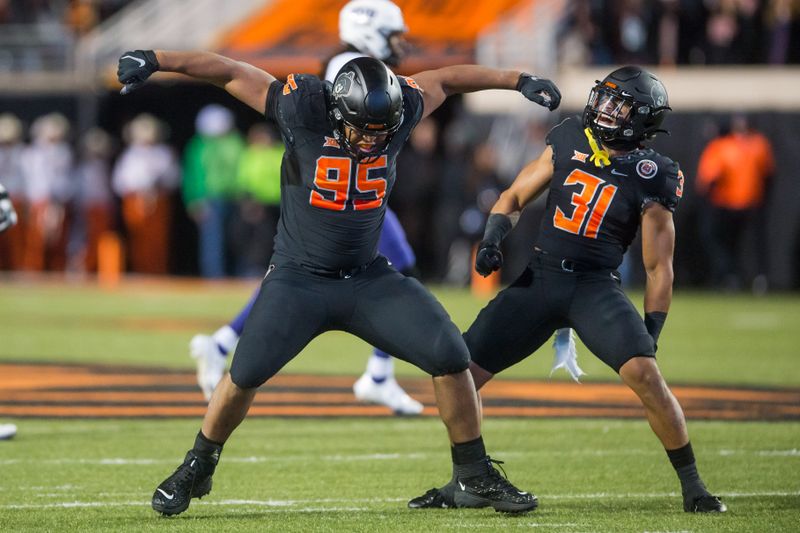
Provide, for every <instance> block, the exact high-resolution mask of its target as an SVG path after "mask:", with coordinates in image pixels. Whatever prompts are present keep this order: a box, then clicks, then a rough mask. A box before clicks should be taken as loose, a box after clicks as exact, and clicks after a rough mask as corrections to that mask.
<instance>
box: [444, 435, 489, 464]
mask: <svg viewBox="0 0 800 533" xmlns="http://www.w3.org/2000/svg"><path fill="white" fill-rule="evenodd" d="M450 454H451V455H452V457H453V463H454V464H457V465H468V464H472V463H477V462H478V461H480V460H481V459H483V458H484V457H486V446H484V444H483V437H478V438H477V439H475V440H471V441H469V442H460V443H456V444H454V445H453V447H452V448H450Z"/></svg>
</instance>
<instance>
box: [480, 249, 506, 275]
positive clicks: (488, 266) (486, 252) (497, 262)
mask: <svg viewBox="0 0 800 533" xmlns="http://www.w3.org/2000/svg"><path fill="white" fill-rule="evenodd" d="M501 266H503V253H502V252H501V251H500V248H498V247H497V245H496V244H492V243H488V242H482V243H480V244H479V245H478V253H477V254H475V271H476V272H477V273H478V274H480V275H481V276H483V277H484V278H485V277H486V276H488V275H489V274H491V273H492V272H494V271H495V270H500V267H501Z"/></svg>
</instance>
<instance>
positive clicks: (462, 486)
mask: <svg viewBox="0 0 800 533" xmlns="http://www.w3.org/2000/svg"><path fill="white" fill-rule="evenodd" d="M458 486H459V487H461V490H467V486H466V485H464V484H463V483H461V482H460V481H459V482H458Z"/></svg>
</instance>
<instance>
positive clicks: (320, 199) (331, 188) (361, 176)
mask: <svg viewBox="0 0 800 533" xmlns="http://www.w3.org/2000/svg"><path fill="white" fill-rule="evenodd" d="M353 164H354V162H353V160H352V159H350V158H349V157H333V156H322V157H320V158H319V159H317V168H316V170H315V171H314V188H313V190H312V191H311V197H310V198H309V203H310V204H311V205H313V206H314V207H320V208H322V209H330V210H333V211H344V210H345V209H347V205H348V200H350V199H351V198H352V202H351V204H352V206H353V209H355V210H356V211H361V210H364V209H375V208H378V207H380V206H382V205H383V199H384V197H385V196H386V156H385V155H382V156H380V157H379V158H378V159H376V160H375V161H373V162H371V163H355V165H356V166H357V168H356V172H355V179H356V183H355V187H354V188H353V187H351V186H350V176H351V175H352V174H353V172H352V170H353Z"/></svg>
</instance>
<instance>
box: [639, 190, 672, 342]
mask: <svg viewBox="0 0 800 533" xmlns="http://www.w3.org/2000/svg"><path fill="white" fill-rule="evenodd" d="M674 250H675V224H674V223H673V221H672V212H671V211H670V210H669V209H667V208H666V207H664V206H662V205H661V204H658V203H655V202H653V203H651V204H650V205H648V206H647V207H645V211H644V214H643V215H642V260H643V261H644V268H645V270H646V272H647V283H646V285H645V293H644V317H645V325H646V326H647V331H649V332H650V335H651V336H652V337H653V341H655V342H658V336H659V334H660V333H661V328H662V327H663V326H664V322H665V321H666V319H667V312H668V311H669V306H670V303H672V279H673V273H672V254H673V251H674Z"/></svg>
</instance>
